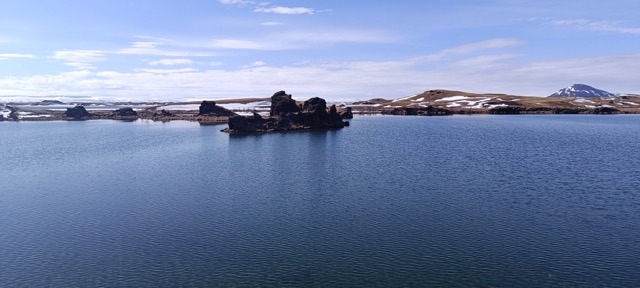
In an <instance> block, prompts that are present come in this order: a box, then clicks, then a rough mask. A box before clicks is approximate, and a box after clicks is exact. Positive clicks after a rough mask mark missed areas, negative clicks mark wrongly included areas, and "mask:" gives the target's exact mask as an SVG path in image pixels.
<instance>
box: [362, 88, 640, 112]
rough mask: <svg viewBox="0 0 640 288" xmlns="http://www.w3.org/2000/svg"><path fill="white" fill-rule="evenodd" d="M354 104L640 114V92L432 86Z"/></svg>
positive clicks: (377, 108) (387, 108) (365, 108)
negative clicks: (543, 92) (551, 93)
mask: <svg viewBox="0 0 640 288" xmlns="http://www.w3.org/2000/svg"><path fill="white" fill-rule="evenodd" d="M350 106H351V107H353V113H356V114H370V113H380V114H394V115H451V114H638V113H640V96H618V97H607V98H575V97H558V98H550V97H535V96H516V95H508V94H491V93H486V94H478V93H468V92H462V91H452V90H429V91H425V92H423V93H421V94H418V95H415V96H410V97H404V98H398V99H395V100H384V99H379V98H378V99H372V100H369V101H361V102H354V103H353V104H351V105H350Z"/></svg>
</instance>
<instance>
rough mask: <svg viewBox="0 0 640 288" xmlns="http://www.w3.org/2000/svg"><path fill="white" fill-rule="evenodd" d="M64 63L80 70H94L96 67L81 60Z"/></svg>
mask: <svg viewBox="0 0 640 288" xmlns="http://www.w3.org/2000/svg"><path fill="white" fill-rule="evenodd" d="M64 65H67V66H70V67H73V68H76V69H78V70H93V69H96V67H94V66H93V65H91V64H89V63H81V62H67V63H64Z"/></svg>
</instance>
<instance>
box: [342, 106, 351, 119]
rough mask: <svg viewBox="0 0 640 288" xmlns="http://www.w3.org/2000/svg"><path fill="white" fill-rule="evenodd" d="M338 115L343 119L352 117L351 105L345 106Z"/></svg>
mask: <svg viewBox="0 0 640 288" xmlns="http://www.w3.org/2000/svg"><path fill="white" fill-rule="evenodd" d="M340 116H342V118H343V119H353V111H352V110H351V107H347V108H345V110H344V111H342V112H341V113H340Z"/></svg>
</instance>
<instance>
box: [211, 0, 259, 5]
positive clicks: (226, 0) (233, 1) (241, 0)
mask: <svg viewBox="0 0 640 288" xmlns="http://www.w3.org/2000/svg"><path fill="white" fill-rule="evenodd" d="M219 2H220V3H222V4H224V5H233V6H238V7H246V6H249V5H255V4H256V2H255V1H248V0H219Z"/></svg>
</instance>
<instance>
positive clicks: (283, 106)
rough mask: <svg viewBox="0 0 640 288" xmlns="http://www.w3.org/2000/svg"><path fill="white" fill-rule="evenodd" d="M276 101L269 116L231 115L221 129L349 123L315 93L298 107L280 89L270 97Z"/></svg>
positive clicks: (323, 126)
mask: <svg viewBox="0 0 640 288" xmlns="http://www.w3.org/2000/svg"><path fill="white" fill-rule="evenodd" d="M272 99H273V100H275V101H276V104H275V105H273V102H272V106H271V111H270V113H269V114H270V115H272V116H271V117H269V118H266V119H265V118H263V117H262V116H260V115H258V114H256V113H254V114H253V116H249V117H244V116H233V117H231V118H229V128H227V129H224V130H222V131H224V132H229V133H246V132H271V131H288V130H311V129H337V128H343V127H345V126H349V122H345V121H342V119H343V118H342V116H341V115H340V114H339V113H338V111H337V109H336V106H335V105H332V106H331V107H330V108H329V109H328V111H327V102H326V101H325V100H324V99H322V98H318V97H314V98H311V99H309V100H307V101H305V102H304V104H303V105H302V107H298V106H297V105H296V104H295V100H293V99H292V98H291V95H287V94H286V93H285V92H284V91H280V92H277V93H276V94H274V95H273V97H272Z"/></svg>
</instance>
